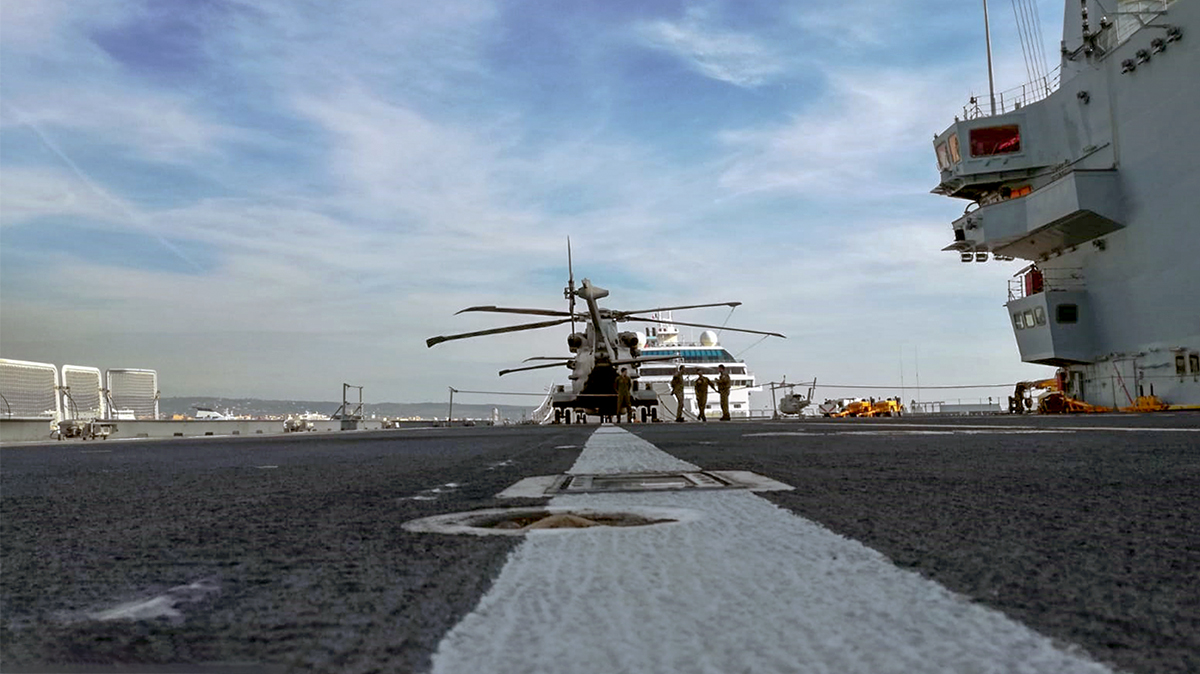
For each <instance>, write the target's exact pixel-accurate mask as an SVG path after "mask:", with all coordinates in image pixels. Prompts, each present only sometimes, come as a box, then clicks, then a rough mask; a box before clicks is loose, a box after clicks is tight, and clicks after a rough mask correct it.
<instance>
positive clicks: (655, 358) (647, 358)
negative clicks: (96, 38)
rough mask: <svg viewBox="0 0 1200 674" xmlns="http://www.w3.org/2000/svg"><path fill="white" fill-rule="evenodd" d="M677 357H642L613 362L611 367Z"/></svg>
mask: <svg viewBox="0 0 1200 674" xmlns="http://www.w3.org/2000/svg"><path fill="white" fill-rule="evenodd" d="M678 357H679V356H643V357H640V358H626V359H624V360H614V361H613V362H612V364H613V365H632V364H633V363H653V362H655V361H660V360H675V359H676V358H678Z"/></svg>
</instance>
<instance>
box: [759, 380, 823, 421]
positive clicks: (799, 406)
mask: <svg viewBox="0 0 1200 674" xmlns="http://www.w3.org/2000/svg"><path fill="white" fill-rule="evenodd" d="M767 386H768V387H769V388H770V389H771V404H772V405H774V404H775V391H778V390H781V389H787V393H785V394H784V395H783V397H782V398H780V400H779V404H778V406H777V407H776V408H775V418H776V419H778V418H779V415H780V414H785V415H798V414H802V413H803V411H804V408H806V407H808V406H809V405H810V404H812V398H813V390H814V389H816V387H817V380H816V379H813V380H812V381H808V382H796V383H789V382H788V381H787V377H784V378H783V381H777V382H775V381H772V382H767ZM797 386H807V387H808V395H804V394H802V393H796V387H797Z"/></svg>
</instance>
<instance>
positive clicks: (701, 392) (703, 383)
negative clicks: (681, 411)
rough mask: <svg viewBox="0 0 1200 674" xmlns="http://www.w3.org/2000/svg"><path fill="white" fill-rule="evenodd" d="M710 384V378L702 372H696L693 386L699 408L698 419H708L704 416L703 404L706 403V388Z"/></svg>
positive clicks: (710, 385)
mask: <svg viewBox="0 0 1200 674" xmlns="http://www.w3.org/2000/svg"><path fill="white" fill-rule="evenodd" d="M712 385H713V383H712V380H711V379H709V378H708V377H705V376H704V373H703V372H697V373H696V382H695V383H694V384H693V386H695V387H696V406H697V407H699V408H700V415H699V416H700V421H708V419H705V418H704V406H705V405H706V404H707V403H708V389H709V388H710V387H712Z"/></svg>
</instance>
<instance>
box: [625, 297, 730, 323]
mask: <svg viewBox="0 0 1200 674" xmlns="http://www.w3.org/2000/svg"><path fill="white" fill-rule="evenodd" d="M740 306H742V303H741V302H712V303H710V304H686V305H683V306H678V307H656V308H654V309H639V310H637V311H614V312H613V314H614V315H616V316H618V319H617V320H624V321H628V320H638V321H651V320H653V319H650V318H642V317H640V316H634V315H633V314H653V313H657V312H659V311H683V310H684V309H703V308H705V307H730V308H733V307H740Z"/></svg>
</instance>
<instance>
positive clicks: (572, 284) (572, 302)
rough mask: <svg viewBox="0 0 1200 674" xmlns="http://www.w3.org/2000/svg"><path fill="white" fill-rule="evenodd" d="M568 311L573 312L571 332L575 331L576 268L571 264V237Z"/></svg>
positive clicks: (569, 241) (568, 264) (568, 238)
mask: <svg viewBox="0 0 1200 674" xmlns="http://www.w3.org/2000/svg"><path fill="white" fill-rule="evenodd" d="M567 311H569V312H570V313H571V332H572V333H574V332H575V268H574V266H572V264H571V237H569V236H568V237H567Z"/></svg>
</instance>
